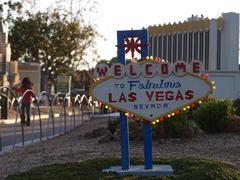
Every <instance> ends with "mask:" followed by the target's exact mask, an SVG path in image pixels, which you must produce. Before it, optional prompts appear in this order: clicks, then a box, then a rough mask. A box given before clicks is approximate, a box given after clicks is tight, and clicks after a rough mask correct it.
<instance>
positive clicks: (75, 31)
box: [9, 10, 97, 81]
mask: <svg viewBox="0 0 240 180" xmlns="http://www.w3.org/2000/svg"><path fill="white" fill-rule="evenodd" d="M96 36H97V32H96V31H95V30H94V28H93V27H92V26H91V25H84V24H83V23H81V21H80V20H77V19H71V21H70V20H69V19H68V18H67V15H65V14H62V13H60V12H58V11H57V10H55V11H54V12H53V13H51V14H49V13H42V12H38V13H36V14H30V13H27V18H25V19H22V18H17V19H16V20H15V22H14V25H13V26H12V28H11V30H10V33H9V42H10V43H11V47H12V59H14V60H22V61H25V62H36V63H40V64H41V68H42V72H43V73H44V74H45V75H47V78H48V79H50V80H51V81H54V80H55V79H56V77H57V75H59V74H66V75H71V73H72V72H73V71H74V70H75V69H76V68H77V65H78V64H79V62H81V61H82V60H83V56H84V54H85V52H86V50H87V48H88V47H89V46H91V45H92V43H93V42H94V38H95V37H96Z"/></svg>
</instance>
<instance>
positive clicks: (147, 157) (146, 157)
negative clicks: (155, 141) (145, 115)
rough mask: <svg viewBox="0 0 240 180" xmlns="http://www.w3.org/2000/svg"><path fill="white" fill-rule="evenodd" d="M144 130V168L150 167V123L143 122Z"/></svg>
mask: <svg viewBox="0 0 240 180" xmlns="http://www.w3.org/2000/svg"><path fill="white" fill-rule="evenodd" d="M143 128H144V129H143V131H144V165H145V169H152V125H151V124H149V123H147V122H143Z"/></svg>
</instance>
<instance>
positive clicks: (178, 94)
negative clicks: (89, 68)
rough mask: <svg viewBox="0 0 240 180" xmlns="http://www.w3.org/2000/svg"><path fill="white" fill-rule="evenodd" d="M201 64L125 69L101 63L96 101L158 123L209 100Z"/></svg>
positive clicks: (209, 87)
mask: <svg viewBox="0 0 240 180" xmlns="http://www.w3.org/2000/svg"><path fill="white" fill-rule="evenodd" d="M201 66H202V64H201V62H200V61H196V60H195V61H192V62H191V63H189V64H186V63H185V62H184V61H176V62H175V63H174V64H171V63H168V62H157V61H143V62H141V63H130V64H128V65H126V66H124V65H122V64H120V63H116V64H113V65H112V66H111V67H109V66H108V65H107V64H99V65H97V66H96V68H95V76H96V77H98V78H101V80H99V81H97V82H96V83H95V84H94V85H93V87H92V88H91V90H90V93H91V95H92V96H93V98H94V99H95V100H97V101H101V102H102V103H104V104H105V105H108V106H111V107H113V108H115V109H118V110H121V111H124V112H129V113H132V114H134V115H136V116H139V117H141V118H143V119H145V120H149V121H155V120H156V119H159V118H161V117H163V116H168V115H169V114H172V113H173V112H178V111H180V110H182V108H185V107H187V106H189V105H191V104H193V103H196V102H198V101H200V100H201V99H203V98H205V97H207V96H208V95H209V94H210V93H211V92H212V90H213V86H212V83H211V81H209V80H207V79H206V78H203V77H202V76H201V75H200V73H201Z"/></svg>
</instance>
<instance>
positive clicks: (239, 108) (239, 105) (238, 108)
mask: <svg viewBox="0 0 240 180" xmlns="http://www.w3.org/2000/svg"><path fill="white" fill-rule="evenodd" d="M233 108H234V110H235V114H236V115H238V116H240V99H239V98H238V99H236V100H235V101H234V102H233Z"/></svg>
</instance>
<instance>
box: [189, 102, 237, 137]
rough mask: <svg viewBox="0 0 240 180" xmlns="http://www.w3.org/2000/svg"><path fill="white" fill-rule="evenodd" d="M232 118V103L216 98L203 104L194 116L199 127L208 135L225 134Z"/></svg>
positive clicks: (194, 112)
mask: <svg viewBox="0 0 240 180" xmlns="http://www.w3.org/2000/svg"><path fill="white" fill-rule="evenodd" d="M232 116H233V108H232V101H231V100H229V99H224V100H220V99H215V98H212V99H209V100H208V101H205V102H204V103H202V104H201V105H200V106H199V107H198V108H197V109H196V110H195V111H193V114H192V117H193V119H194V120H195V121H196V123H197V124H198V125H199V127H200V128H201V129H202V130H203V131H205V132H207V133H219V132H225V127H226V126H227V124H228V122H229V121H230V120H231V118H232Z"/></svg>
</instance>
